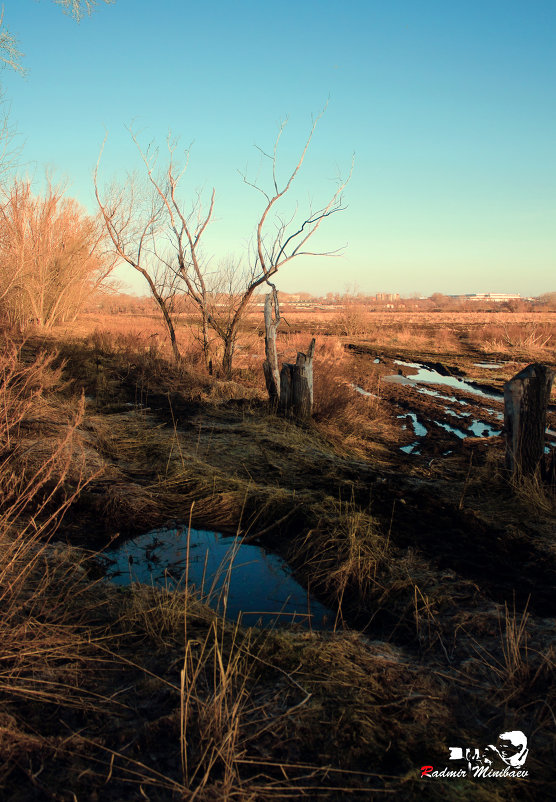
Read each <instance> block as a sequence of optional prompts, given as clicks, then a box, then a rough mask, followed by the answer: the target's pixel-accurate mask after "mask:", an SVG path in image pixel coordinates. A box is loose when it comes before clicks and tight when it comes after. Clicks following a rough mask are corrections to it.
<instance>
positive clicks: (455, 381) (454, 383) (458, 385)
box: [384, 360, 502, 401]
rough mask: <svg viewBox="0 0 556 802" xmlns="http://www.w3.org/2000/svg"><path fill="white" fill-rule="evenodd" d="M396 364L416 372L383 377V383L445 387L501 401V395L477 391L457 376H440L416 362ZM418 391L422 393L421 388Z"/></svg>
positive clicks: (476, 388) (397, 362)
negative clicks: (413, 369) (407, 374)
mask: <svg viewBox="0 0 556 802" xmlns="http://www.w3.org/2000/svg"><path fill="white" fill-rule="evenodd" d="M396 364H398V365H405V366H406V367H411V368H415V369H416V370H417V372H416V373H415V375H412V376H399V375H393V376H385V377H384V381H387V382H391V383H393V384H403V385H406V386H409V387H416V385H418V384H439V385H444V386H445V387H452V388H453V389H454V390H461V392H466V393H470V394H472V395H477V396H479V397H481V398H489V399H491V400H494V401H500V400H501V399H502V395H501V393H488V392H486V391H485V390H479V388H478V387H474V386H473V385H472V384H469V382H466V381H464V380H463V379H459V378H458V377H457V376H442V375H441V374H440V373H438V371H436V370H432V368H426V367H423V365H419V364H418V363H416V362H399V361H397V360H396ZM417 389H419V388H417ZM420 391H422V388H421V389H420Z"/></svg>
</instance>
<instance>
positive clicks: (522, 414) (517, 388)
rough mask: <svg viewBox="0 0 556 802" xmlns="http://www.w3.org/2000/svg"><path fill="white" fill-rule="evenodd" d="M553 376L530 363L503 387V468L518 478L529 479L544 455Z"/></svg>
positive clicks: (551, 372)
mask: <svg viewBox="0 0 556 802" xmlns="http://www.w3.org/2000/svg"><path fill="white" fill-rule="evenodd" d="M554 376H555V373H554V371H553V370H550V368H548V367H547V366H546V365H541V364H539V363H537V362H536V363H534V364H532V365H528V366H527V367H526V368H524V369H523V370H521V371H520V372H519V373H517V374H516V375H515V376H514V377H513V379H510V381H509V382H506V384H505V385H504V431H505V434H506V467H507V468H508V469H509V470H510V471H511V472H512V473H513V474H517V475H520V476H533V475H534V474H535V472H536V471H537V469H538V467H539V465H540V464H541V461H542V459H543V456H544V436H545V431H546V408H547V406H548V401H549V399H550V390H551V388H552V382H553V381H554Z"/></svg>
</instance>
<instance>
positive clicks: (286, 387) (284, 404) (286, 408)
mask: <svg viewBox="0 0 556 802" xmlns="http://www.w3.org/2000/svg"><path fill="white" fill-rule="evenodd" d="M314 351H315V338H314V337H313V339H312V340H311V344H310V346H309V350H308V351H307V353H306V354H303V353H301V352H299V353H298V354H297V360H296V363H295V365H292V364H290V363H288V362H284V364H283V365H282V370H281V371H280V404H279V408H278V409H279V412H280V413H281V414H282V415H291V416H292V417H294V418H298V419H299V420H307V419H308V418H310V417H311V415H312V412H313V354H314Z"/></svg>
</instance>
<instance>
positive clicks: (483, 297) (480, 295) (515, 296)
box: [454, 292, 521, 304]
mask: <svg viewBox="0 0 556 802" xmlns="http://www.w3.org/2000/svg"><path fill="white" fill-rule="evenodd" d="M454 297H456V298H461V300H462V301H491V302H494V303H496V304H501V303H505V302H506V301H521V295H520V294H519V293H518V292H517V293H510V292H471V293H467V294H466V295H456V296H454Z"/></svg>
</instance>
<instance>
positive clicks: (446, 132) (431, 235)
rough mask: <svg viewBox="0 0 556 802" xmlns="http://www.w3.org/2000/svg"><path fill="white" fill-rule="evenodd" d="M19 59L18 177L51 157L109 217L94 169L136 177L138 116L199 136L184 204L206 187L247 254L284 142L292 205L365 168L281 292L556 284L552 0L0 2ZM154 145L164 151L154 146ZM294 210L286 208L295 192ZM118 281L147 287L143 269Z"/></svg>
mask: <svg viewBox="0 0 556 802" xmlns="http://www.w3.org/2000/svg"><path fill="white" fill-rule="evenodd" d="M4 6H5V13H4V24H5V26H7V28H8V29H9V30H10V32H11V33H12V34H13V35H14V36H16V37H17V39H18V41H19V47H20V49H21V50H22V51H23V53H24V54H25V55H24V57H23V60H22V63H23V65H24V67H25V68H26V70H27V75H26V77H22V76H21V75H19V74H17V73H16V72H14V71H13V70H11V69H9V68H6V69H3V70H1V71H0V84H1V86H2V88H3V91H4V95H5V98H6V101H7V102H8V103H9V104H10V106H11V112H10V120H11V123H12V125H14V126H15V127H16V128H17V131H18V132H19V137H20V141H21V143H22V144H23V152H22V156H21V165H20V168H19V172H20V174H21V175H28V176H30V177H32V178H33V179H34V180H35V181H36V186H37V187H40V184H41V181H42V180H43V177H44V175H45V173H46V171H48V172H49V174H51V175H52V176H53V177H54V180H55V181H58V182H65V183H66V184H67V193H68V194H69V195H71V196H73V197H75V198H77V200H79V201H80V203H82V204H83V206H84V207H85V208H86V209H87V210H88V211H89V212H90V213H94V212H95V211H96V201H95V198H94V192H93V182H92V173H93V170H94V167H95V164H96V162H97V159H98V156H99V151H100V148H101V145H102V142H103V140H104V138H105V136H106V144H105V148H104V152H103V156H102V160H101V163H100V167H99V174H100V184H101V186H104V184H105V183H106V184H108V183H109V182H111V181H113V180H115V179H116V180H125V178H126V175H127V174H128V173H129V172H132V171H134V170H137V171H138V172H139V173H140V171H141V162H140V160H139V158H138V154H137V151H136V148H135V146H134V144H133V142H132V140H131V137H130V134H129V131H128V127H129V126H133V127H134V129H135V130H136V131H137V132H138V135H139V139H140V141H141V142H142V143H143V145H146V144H148V143H149V142H150V141H154V142H157V143H159V144H160V145H161V147H162V148H164V145H165V140H166V137H167V134H168V131H171V132H172V135H173V136H174V137H179V140H180V143H181V146H182V147H183V148H189V149H190V159H189V167H188V170H187V173H186V175H185V176H184V179H183V182H182V190H183V197H184V198H185V199H189V198H192V197H194V194H195V193H196V192H197V191H202V192H203V193H204V197H205V198H207V197H208V194H209V193H210V191H211V190H212V188H213V187H214V189H215V191H216V205H215V215H214V222H213V223H212V224H211V225H210V227H209V229H207V232H206V235H205V246H204V247H205V253H206V255H207V258H210V259H211V260H212V263H213V264H215V265H217V264H218V263H219V261H220V260H222V259H224V258H226V257H227V256H229V255H232V256H234V257H235V258H240V257H243V258H245V255H246V254H247V253H248V250H249V243H250V241H252V238H253V234H254V232H255V230H256V225H257V222H258V219H259V217H260V215H261V213H262V209H263V198H262V196H261V195H259V194H257V192H255V191H254V190H253V189H252V188H250V187H248V186H247V185H246V184H245V183H244V182H243V180H242V177H241V174H240V173H243V172H245V171H247V175H248V177H250V178H252V179H255V178H257V179H258V180H259V181H260V182H261V183H262V185H263V186H267V185H268V184H267V183H265V182H267V181H268V179H269V177H270V176H269V175H268V171H267V170H265V160H264V159H263V158H262V157H261V156H260V152H259V151H258V150H257V148H256V147H255V146H259V147H260V148H262V149H263V150H266V151H268V150H271V149H272V147H273V144H274V141H275V138H276V135H277V132H278V130H279V126H280V124H281V122H283V121H284V120H285V119H287V120H288V122H287V125H286V128H285V130H284V134H283V136H282V138H281V141H280V148H279V151H278V176H279V178H280V179H281V180H282V181H284V180H285V179H286V178H287V175H288V171H291V169H292V168H293V167H294V166H295V163H296V161H297V159H298V158H299V155H300V153H301V151H302V149H303V146H304V143H305V140H306V137H307V134H308V132H309V130H310V128H311V124H312V119H313V117H314V116H315V115H317V114H318V113H319V112H320V111H321V110H322V109H323V107H324V106H325V105H326V103H327V101H328V105H327V107H326V111H325V113H324V114H323V116H322V117H321V118H320V119H319V122H318V124H317V128H316V130H315V134H314V137H313V139H312V141H311V144H310V147H309V150H308V153H307V156H306V159H305V161H304V164H303V166H302V169H301V171H300V173H299V175H298V177H297V178H296V181H295V182H294V184H293V185H292V187H291V188H290V191H289V193H288V198H289V202H290V204H292V205H293V204H296V205H297V207H298V209H299V213H300V214H302V213H303V211H304V210H306V209H308V208H309V207H310V204H312V205H313V207H318V206H321V205H323V204H325V203H326V202H327V201H328V200H329V198H330V196H331V194H332V193H333V192H334V190H335V188H336V186H337V180H338V177H341V178H345V177H347V176H348V175H349V172H350V168H351V164H352V158H353V159H354V162H353V173H352V176H351V180H350V181H349V183H348V184H347V186H346V188H345V191H344V202H345V206H346V208H345V210H344V211H342V212H341V213H338V214H337V215H335V216H334V217H331V218H328V219H327V220H325V221H324V222H323V225H322V226H321V228H320V229H319V231H318V234H317V235H315V238H314V242H313V243H312V248H313V249H314V250H316V251H318V252H328V251H335V250H337V249H340V255H337V256H334V257H324V256H314V257H300V258H299V259H297V260H295V261H292V262H289V263H288V264H286V265H285V266H284V268H283V270H282V271H281V272H280V273H279V275H278V277H277V286H278V289H281V290H283V291H286V292H295V291H304V292H311V293H313V294H315V295H321V294H324V293H326V292H344V291H346V290H350V291H354V290H355V291H360V292H363V293H373V292H376V291H385V292H400V293H402V294H410V293H421V294H424V295H429V294H431V293H432V292H442V293H447V294H457V293H466V292H511V293H513V292H519V293H521V294H522V295H539V294H541V293H543V292H549V291H554V290H556V280H555V277H556V270H555V266H556V226H555V222H556V161H555V145H556V137H555V133H556V97H555V87H556V80H555V79H556V2H554V0H523V1H521V0H449V2H446V0H419V2H417V0H387V1H385V0H346V1H345V2H344V3H343V4H340V3H338V2H337V0H334V2H331V0H304V2H303V3H299V2H294V0H282V1H281V2H275V3H263V2H261V0H256V2H255V0H236V2H230V1H229V0H212V2H208V3H206V4H200V3H188V2H184V0H150V1H149V0H116V2H115V3H114V4H113V5H109V6H106V5H104V4H101V5H99V6H98V9H97V11H96V12H95V13H94V14H93V15H92V16H90V17H86V18H84V19H83V20H82V21H81V22H80V23H79V24H77V23H76V22H75V21H74V20H72V19H71V18H69V17H67V16H65V15H64V14H63V13H62V11H61V10H60V8H59V7H57V6H56V5H55V4H54V3H53V2H50V0H41V2H36V0H5V2H4ZM161 154H162V151H161ZM292 207H293V206H292ZM118 275H119V277H120V278H121V279H122V280H123V281H125V282H126V283H127V285H128V287H129V288H131V289H132V291H135V292H139V293H142V292H144V291H146V287H145V286H144V285H143V284H142V283H141V281H143V279H141V277H140V276H139V275H135V274H134V273H133V271H130V269H128V270H127V272H126V271H123V270H120V271H119V274H118Z"/></svg>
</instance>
